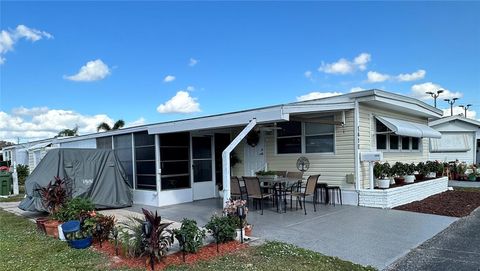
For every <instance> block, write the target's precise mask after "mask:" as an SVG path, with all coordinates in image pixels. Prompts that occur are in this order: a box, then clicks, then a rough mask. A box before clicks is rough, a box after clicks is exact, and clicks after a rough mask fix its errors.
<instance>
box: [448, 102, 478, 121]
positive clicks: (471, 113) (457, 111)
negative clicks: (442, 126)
mask: <svg viewBox="0 0 480 271" xmlns="http://www.w3.org/2000/svg"><path fill="white" fill-rule="evenodd" d="M442 111H443V116H444V117H448V116H450V115H451V112H452V111H451V110H450V108H445V109H443V108H442ZM453 115H465V109H463V108H461V107H458V105H456V104H454V105H453ZM467 118H469V119H475V120H476V119H477V112H476V111H474V110H467Z"/></svg>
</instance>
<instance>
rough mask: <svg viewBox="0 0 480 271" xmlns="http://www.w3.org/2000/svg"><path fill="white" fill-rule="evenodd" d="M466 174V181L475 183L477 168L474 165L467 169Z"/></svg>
mask: <svg viewBox="0 0 480 271" xmlns="http://www.w3.org/2000/svg"><path fill="white" fill-rule="evenodd" d="M467 170H468V171H467V172H468V173H467V176H468V180H469V181H476V180H477V166H476V165H475V164H472V165H470V166H469V167H468V169H467Z"/></svg>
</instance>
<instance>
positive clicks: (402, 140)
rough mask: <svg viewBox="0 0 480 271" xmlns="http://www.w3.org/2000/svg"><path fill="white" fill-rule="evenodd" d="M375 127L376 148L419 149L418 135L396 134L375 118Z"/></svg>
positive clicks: (395, 149) (387, 149)
mask: <svg viewBox="0 0 480 271" xmlns="http://www.w3.org/2000/svg"><path fill="white" fill-rule="evenodd" d="M375 128H376V136H375V137H376V141H377V150H386V151H418V150H419V149H420V147H419V146H420V138H418V137H408V136H398V135H396V134H394V133H393V132H392V131H391V130H390V129H388V127H387V126H385V125H384V124H383V123H382V122H380V121H379V120H377V119H376V123H375Z"/></svg>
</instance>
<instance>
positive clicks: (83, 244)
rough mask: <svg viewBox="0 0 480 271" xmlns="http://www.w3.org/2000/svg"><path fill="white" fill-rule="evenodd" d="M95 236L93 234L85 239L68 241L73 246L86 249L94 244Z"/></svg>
mask: <svg viewBox="0 0 480 271" xmlns="http://www.w3.org/2000/svg"><path fill="white" fill-rule="evenodd" d="M92 241H93V238H92V237H91V236H89V237H87V238H84V239H78V240H70V241H68V244H69V245H70V247H72V248H76V249H84V248H87V247H89V246H91V245H92Z"/></svg>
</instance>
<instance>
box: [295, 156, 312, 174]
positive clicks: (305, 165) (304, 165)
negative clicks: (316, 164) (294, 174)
mask: <svg viewBox="0 0 480 271" xmlns="http://www.w3.org/2000/svg"><path fill="white" fill-rule="evenodd" d="M309 168H310V161H308V158H307V157H304V156H301V157H299V158H298V159H297V169H298V170H300V171H301V172H305V171H307V170H308V169H309Z"/></svg>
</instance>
